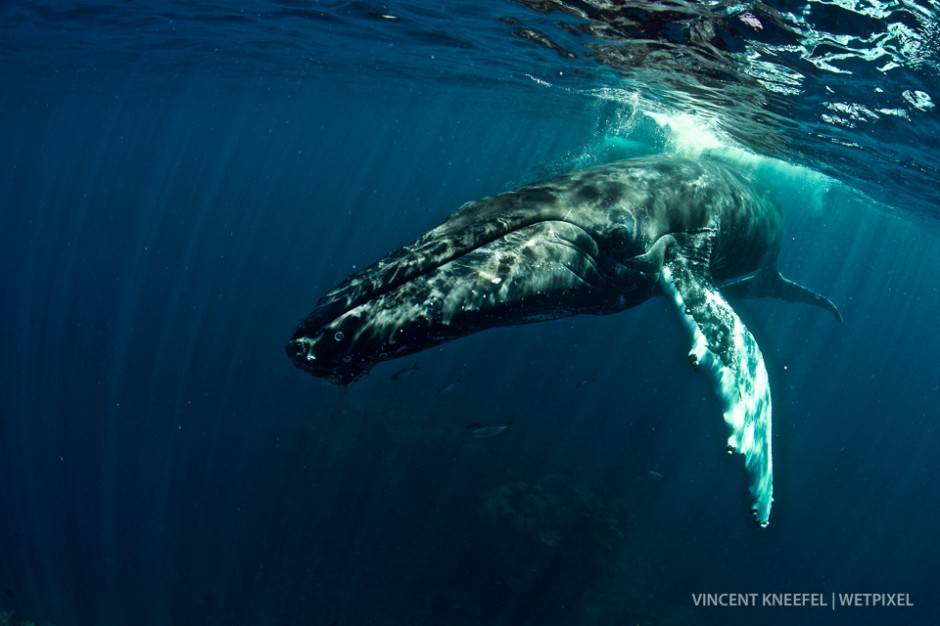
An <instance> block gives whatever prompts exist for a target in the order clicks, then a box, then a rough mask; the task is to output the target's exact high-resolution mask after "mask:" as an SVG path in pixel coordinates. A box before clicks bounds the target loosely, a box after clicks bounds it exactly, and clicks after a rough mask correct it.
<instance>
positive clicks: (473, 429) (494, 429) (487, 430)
mask: <svg viewBox="0 0 940 626" xmlns="http://www.w3.org/2000/svg"><path fill="white" fill-rule="evenodd" d="M511 429H512V420H509V421H508V422H506V423H505V424H503V425H502V426H485V425H483V424H477V423H475V422H474V423H473V424H467V430H469V431H470V434H471V435H473V436H474V437H477V438H479V439H483V438H485V437H495V436H496V435H500V434H502V433H504V432H506V431H507V430H511Z"/></svg>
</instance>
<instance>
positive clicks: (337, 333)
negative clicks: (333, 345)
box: [333, 330, 344, 341]
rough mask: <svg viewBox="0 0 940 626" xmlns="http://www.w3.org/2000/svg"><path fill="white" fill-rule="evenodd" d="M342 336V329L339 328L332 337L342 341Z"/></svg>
mask: <svg viewBox="0 0 940 626" xmlns="http://www.w3.org/2000/svg"><path fill="white" fill-rule="evenodd" d="M343 337H344V335H343V331H341V330H340V331H337V332H336V334H335V335H333V339H335V340H336V341H342V340H343Z"/></svg>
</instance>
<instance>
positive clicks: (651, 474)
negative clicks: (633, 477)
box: [646, 470, 663, 478]
mask: <svg viewBox="0 0 940 626" xmlns="http://www.w3.org/2000/svg"><path fill="white" fill-rule="evenodd" d="M646 473H647V474H649V475H650V476H652V477H653V478H662V477H663V475H662V474H660V473H659V472H657V471H656V470H647V472H646Z"/></svg>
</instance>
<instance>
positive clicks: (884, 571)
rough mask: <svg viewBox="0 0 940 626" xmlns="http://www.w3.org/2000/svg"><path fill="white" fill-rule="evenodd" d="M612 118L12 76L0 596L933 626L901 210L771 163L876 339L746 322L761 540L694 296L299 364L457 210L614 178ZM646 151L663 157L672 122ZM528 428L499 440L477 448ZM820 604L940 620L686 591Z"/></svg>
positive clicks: (929, 471) (831, 276)
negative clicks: (761, 390) (896, 605)
mask: <svg viewBox="0 0 940 626" xmlns="http://www.w3.org/2000/svg"><path fill="white" fill-rule="evenodd" d="M47 78H48V77H47ZM617 115H618V112H617V111H615V110H613V109H612V108H611V105H610V104H609V103H607V104H605V103H601V102H597V101H594V100H591V99H588V98H584V97H581V96H576V95H572V94H561V95H559V94H558V93H557V92H547V91H545V90H542V89H540V88H538V86H536V85H533V86H532V87H531V88H529V89H515V90H509V89H506V90H480V89H477V88H473V89H470V88H461V87H460V86H459V85H456V84H452V85H446V86H441V85H435V84H430V83H408V82H407V81H397V82H396V81H389V82H387V83H382V84H378V83H376V82H375V81H364V82H358V83H357V82H356V81H327V80H323V81H294V80H289V79H287V78H282V79H268V80H265V79H262V78H257V77H255V78H251V79H247V80H244V81H232V80H227V79H219V80H211V81H206V80H201V79H200V78H199V77H195V78H190V79H181V80H179V81H177V82H175V83H172V84H169V83H168V81H163V80H161V81H152V80H149V79H148V77H146V76H129V75H127V74H121V75H119V76H109V75H106V76H97V77H89V76H70V75H65V76H62V77H61V78H60V79H57V80H44V81H37V82H36V83H35V84H31V83H27V82H21V79H17V81H16V82H14V81H13V80H12V79H11V81H8V82H7V83H6V85H5V88H4V89H3V91H2V92H0V137H2V138H3V139H2V141H0V163H2V164H3V166H2V168H0V238H2V245H0V329H2V333H3V334H2V339H0V341H2V345H0V373H2V376H0V586H2V587H3V590H4V593H3V595H0V608H3V607H6V608H15V609H17V610H18V611H21V612H23V613H24V614H28V615H32V616H35V617H37V618H38V619H42V620H44V621H49V622H54V623H56V624H60V625H71V624H96V625H97V624H101V625H112V624H114V625H117V624H131V623H133V624H158V625H162V624H204V623H214V624H268V623H271V624H273V623H278V624H382V625H384V624H529V623H530V624H612V623H628V622H629V623H705V622H710V623H729V622H735V621H741V622H742V623H743V622H745V621H748V622H753V621H760V622H769V621H777V622H779V623H806V624H815V623H862V622H869V623H901V622H902V621H903V622H904V623H922V624H927V623H934V621H935V620H936V619H937V618H938V617H940V605H938V604H937V599H936V598H937V597H938V596H937V592H938V591H940V589H938V587H937V582H936V575H935V573H936V568H937V565H938V564H940V558H938V557H940V548H938V547H937V545H936V542H934V541H933V537H934V534H935V527H936V520H937V518H938V513H940V511H938V504H937V499H936V497H935V494H936V489H937V480H938V478H940V460H938V459H940V457H938V443H940V435H938V432H937V425H936V421H935V420H936V417H937V414H938V408H940V366H938V361H937V358H936V355H937V352H938V349H940V342H938V336H937V330H936V321H937V311H938V310H940V293H938V287H937V284H938V280H940V249H938V248H940V246H938V240H937V233H936V224H934V223H932V222H930V221H928V220H927V219H925V218H924V217H922V216H920V215H917V214H913V213H907V212H905V211H904V207H896V208H895V209H893V210H889V209H886V208H884V207H879V206H875V205H874V204H872V203H871V202H868V201H865V200H864V199H862V198H860V197H858V196H856V195H854V194H852V193H851V192H849V191H847V190H845V189H842V188H841V187H839V186H838V185H836V184H834V183H832V182H831V181H825V180H821V179H819V178H818V177H814V176H811V175H809V174H807V173H806V172H805V171H803V170H794V169H787V168H783V167H781V166H779V165H775V164H772V163H770V164H767V163H765V164H763V165H761V166H760V174H761V177H762V178H763V179H764V180H765V181H766V182H767V183H768V184H770V185H771V186H773V187H774V188H775V191H776V192H777V196H778V199H779V200H780V201H781V202H782V203H783V204H784V206H785V208H786V209H787V211H788V236H787V238H786V241H785V244H784V250H783V253H782V256H781V262H780V266H781V269H782V270H783V272H784V273H785V274H787V275H788V276H789V277H791V278H793V279H796V280H799V281H800V282H803V283H805V284H808V285H811V286H812V287H814V288H816V289H818V290H820V291H823V292H825V293H826V294H827V295H828V296H830V297H831V298H832V299H833V300H834V301H835V302H836V303H837V304H838V305H839V306H840V307H841V309H842V312H843V314H844V316H845V320H846V321H845V323H844V324H843V325H837V324H835V323H834V322H833V320H832V319H831V317H830V316H828V315H827V314H825V313H824V312H822V311H820V310H818V309H814V308H810V307H805V306H800V305H795V304H790V303H784V302H777V301H750V302H744V303H740V304H739V305H738V309H739V311H740V313H741V315H742V317H743V318H744V319H745V321H746V322H747V323H748V325H749V327H750V328H751V330H752V331H753V332H754V334H755V336H756V337H757V338H758V341H759V342H760V344H761V346H762V349H763V352H764V354H765V357H766V359H767V364H768V369H769V372H770V376H771V382H772V385H773V391H774V435H775V438H774V461H775V470H776V475H775V478H776V480H775V506H774V510H773V515H772V524H771V526H770V528H768V529H766V530H759V529H756V528H754V527H753V525H752V524H751V522H750V515H749V513H748V501H747V493H746V489H745V486H744V482H745V479H744V474H743V470H742V468H741V462H740V459H739V458H733V457H728V456H727V455H726V454H724V441H725V437H726V433H725V429H724V425H723V423H722V420H721V415H720V409H719V408H718V404H717V402H716V400H715V399H714V398H713V397H712V394H711V393H710V390H709V388H708V384H707V382H706V381H705V380H704V379H702V378H701V377H700V376H698V375H696V374H695V373H694V372H692V371H691V370H690V368H688V366H687V364H686V362H685V355H686V351H687V346H686V345H685V340H684V338H683V335H682V333H681V331H680V329H679V328H678V326H677V325H676V323H675V321H674V319H673V317H672V313H671V312H670V311H669V310H668V308H667V307H666V305H665V303H664V302H661V301H655V300H654V301H651V302H649V303H647V304H645V305H643V306H641V307H639V308H638V309H636V310H633V311H628V312H626V313H623V314H619V315H616V316H611V317H597V318H595V317H582V318H576V319H569V320H563V321H559V322H553V323H548V324H541V325H533V326H527V327H517V328H509V329H499V330H493V331H489V332H486V333H482V334H480V335H477V336H473V337H469V338H466V339H463V340H460V341H457V342H454V343H452V344H448V345H445V346H443V347H441V348H438V349H435V350H433V351H430V352H428V353H424V354H420V355H418V357H417V362H418V366H419V370H418V371H416V372H415V373H413V374H412V375H411V376H409V377H407V378H405V379H403V380H399V381H391V380H390V376H391V374H392V373H393V372H395V371H397V370H398V369H400V368H401V367H405V366H408V365H410V364H411V363H412V361H408V362H402V363H390V364H385V365H382V366H380V367H378V368H376V370H375V371H374V372H373V374H372V375H371V376H370V377H369V378H367V379H366V380H364V381H363V382H361V383H359V384H356V385H353V386H351V387H349V388H346V389H341V388H336V387H332V386H329V385H327V384H326V383H322V382H320V381H316V380H313V379H311V378H310V377H308V376H306V375H304V374H302V373H300V372H299V371H297V370H295V369H294V368H293V366H292V365H291V363H290V362H289V361H288V359H287V358H286V357H285V355H284V353H283V344H284V342H285V340H286V339H287V338H288V336H289V335H290V332H291V330H292V328H293V325H294V324H295V323H297V322H298V321H299V320H300V319H301V318H302V317H303V316H304V315H305V314H306V313H307V312H308V310H309V309H310V308H311V306H312V305H313V303H314V302H315V300H316V299H317V298H318V297H319V295H320V294H321V293H322V292H323V291H325V290H326V289H328V288H330V287H332V286H333V285H334V284H335V283H336V282H338V281H339V280H341V279H342V278H343V277H344V276H345V275H347V274H348V273H349V272H351V271H352V270H354V269H355V268H356V267H362V266H363V265H364V264H367V263H370V262H372V261H374V260H376V259H377V258H378V257H379V256H381V255H383V254H384V253H386V252H387V251H388V250H390V249H392V248H394V247H397V246H398V245H400V244H402V243H405V242H407V241H410V240H411V239H413V238H414V237H415V236H417V235H418V234H420V233H421V232H423V231H424V230H427V229H428V228H430V227H432V226H434V225H436V224H437V223H438V222H439V221H440V220H441V219H443V218H444V217H445V216H446V215H447V214H448V213H450V212H451V211H452V210H454V209H455V208H457V207H458V206H459V205H460V204H461V203H462V202H465V201H467V200H471V199H475V198H479V197H482V196H484V195H488V194H491V193H494V192H497V191H501V190H503V189H507V188H510V187H513V186H515V185H518V184H521V183H523V182H526V181H529V180H532V179H535V178H539V177H543V176H547V175H549V174H553V173H556V172H559V171H563V170H565V169H567V168H568V167H569V166H570V165H571V164H572V163H583V162H585V161H588V162H590V161H591V160H597V159H602V158H603V157H604V156H605V153H604V149H605V148H604V147H603V146H604V145H606V144H604V143H603V140H604V133H605V132H606V131H607V130H609V128H610V127H611V126H610V125H611V124H613V121H616V118H617ZM612 120H613V121H612ZM635 139H637V140H638V141H640V143H641V144H642V145H641V146H640V147H636V148H635V150H637V151H643V150H661V149H664V147H665V146H666V145H667V144H668V140H667V139H668V138H667V137H665V136H664V135H662V134H658V131H656V130H655V129H652V127H651V126H649V125H647V126H643V127H642V128H640V129H639V130H638V131H637V135H636V136H635ZM631 149H634V148H631ZM743 166H744V165H742V167H743ZM458 379H459V380H460V385H459V386H458V387H457V388H456V389H455V390H454V391H452V392H450V393H447V394H441V393H439V391H438V390H439V389H440V388H441V387H442V386H444V385H446V384H447V383H450V382H454V381H457V380H458ZM510 418H512V419H513V429H512V430H511V431H509V432H507V433H505V434H503V435H501V436H499V437H496V438H493V439H482V440H481V439H474V438H472V437H468V436H467V432H466V431H465V428H464V426H465V425H466V424H468V423H470V422H484V423H488V424H500V423H504V422H506V421H507V420H508V419H510ZM651 472H655V474H654V473H651ZM657 474H658V475H661V478H660V477H659V476H658V475H657ZM501 497H502V499H501ZM507 498H509V500H511V499H512V498H515V500H512V502H514V504H512V505H507V504H506V502H507V501H509V500H507ZM501 506H502V508H500V507H501ZM507 506H508V508H507ZM802 591H809V592H823V593H826V594H828V593H830V592H836V593H838V592H904V593H909V594H910V596H911V599H912V601H913V602H914V603H915V605H916V606H915V607H914V608H911V609H882V610H878V609H854V610H849V609H843V610H839V611H836V612H830V611H826V610H823V609H808V608H807V609H786V610H778V611H771V610H767V609H741V608H739V609H716V608H710V609H702V608H695V607H694V606H693V603H692V600H691V594H693V593H699V592H742V593H745V592H759V593H760V592H802Z"/></svg>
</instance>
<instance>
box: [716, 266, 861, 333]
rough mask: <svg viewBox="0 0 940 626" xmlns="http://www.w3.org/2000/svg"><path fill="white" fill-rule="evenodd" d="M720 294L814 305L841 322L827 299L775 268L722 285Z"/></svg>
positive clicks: (837, 312)
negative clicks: (777, 299) (786, 276)
mask: <svg viewBox="0 0 940 626" xmlns="http://www.w3.org/2000/svg"><path fill="white" fill-rule="evenodd" d="M721 293H723V294H725V295H726V296H728V297H729V298H779V299H780V300H788V301H790V302H803V303H805V304H814V305H816V306H818V307H822V308H824V309H826V310H827V311H829V312H830V313H832V315H833V316H835V318H836V320H838V321H839V322H841V321H842V313H840V312H839V309H838V308H836V305H835V304H833V303H832V301H831V300H830V299H829V298H827V297H826V296H824V295H822V294H821V293H816V292H815V291H813V290H812V289H810V288H809V287H804V286H803V285H801V284H799V283H795V282H793V281H792V280H790V279H788V278H785V277H784V276H782V275H781V274H780V272H778V271H777V268H776V267H767V268H764V269H762V270H760V271H759V272H756V273H754V274H751V275H750V276H745V277H743V278H739V279H736V280H732V281H729V282H727V283H724V284H722V285H721Z"/></svg>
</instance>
